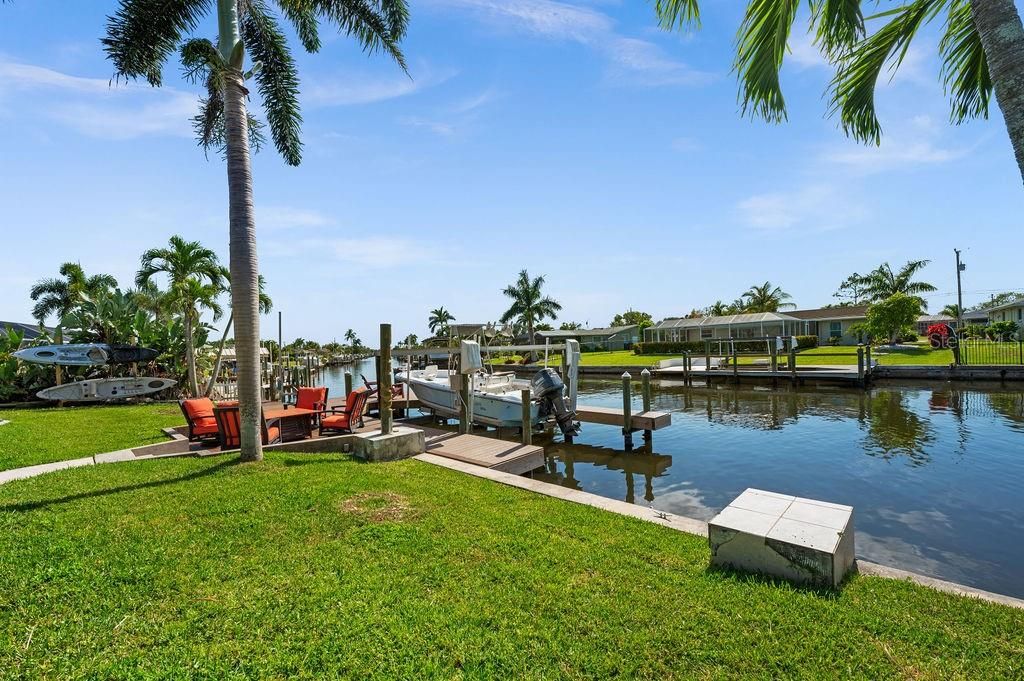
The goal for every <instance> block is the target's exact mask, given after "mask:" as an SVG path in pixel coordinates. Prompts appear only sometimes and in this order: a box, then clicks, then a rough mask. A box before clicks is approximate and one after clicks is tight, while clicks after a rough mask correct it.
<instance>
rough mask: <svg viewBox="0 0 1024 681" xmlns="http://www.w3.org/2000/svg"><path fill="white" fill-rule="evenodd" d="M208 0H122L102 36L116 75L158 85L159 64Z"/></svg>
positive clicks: (192, 26)
mask: <svg viewBox="0 0 1024 681" xmlns="http://www.w3.org/2000/svg"><path fill="white" fill-rule="evenodd" d="M210 4H211V0H121V2H120V6H119V7H118V10H117V12H116V13H115V14H114V15H113V16H111V17H107V35H106V37H105V38H103V39H102V41H101V42H102V43H103V48H104V50H105V51H106V53H107V57H108V58H109V59H110V60H111V61H113V62H114V69H115V72H116V73H117V75H118V76H119V77H120V76H124V77H125V78H129V79H131V78H145V79H146V80H147V81H148V82H149V84H150V85H154V86H156V85H160V84H161V82H162V75H161V72H162V68H163V64H164V62H165V61H167V57H168V56H170V54H171V53H172V52H173V51H174V49H175V48H176V47H177V45H178V43H179V42H180V41H181V39H182V36H183V35H184V34H186V33H188V32H190V31H192V30H194V29H195V28H196V26H198V25H199V22H200V21H201V20H202V18H203V16H204V15H206V13H207V12H208V11H209V9H210Z"/></svg>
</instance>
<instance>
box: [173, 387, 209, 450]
mask: <svg viewBox="0 0 1024 681" xmlns="http://www.w3.org/2000/svg"><path fill="white" fill-rule="evenodd" d="M178 406H179V407H180V408H181V413H182V414H184V415H185V422H186V423H188V441H189V442H201V441H203V440H216V439H217V436H218V432H219V431H218V430H217V420H216V419H215V418H214V416H213V400H211V399H210V398H208V397H199V398H196V399H191V400H178Z"/></svg>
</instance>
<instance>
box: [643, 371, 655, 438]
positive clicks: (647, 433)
mask: <svg viewBox="0 0 1024 681" xmlns="http://www.w3.org/2000/svg"><path fill="white" fill-rule="evenodd" d="M640 385H641V391H642V392H643V398H644V412H645V413H646V412H649V411H650V410H651V371H650V369H644V370H643V371H641V372H640ZM652 435H653V432H652V431H651V430H644V442H650V441H651V437H652Z"/></svg>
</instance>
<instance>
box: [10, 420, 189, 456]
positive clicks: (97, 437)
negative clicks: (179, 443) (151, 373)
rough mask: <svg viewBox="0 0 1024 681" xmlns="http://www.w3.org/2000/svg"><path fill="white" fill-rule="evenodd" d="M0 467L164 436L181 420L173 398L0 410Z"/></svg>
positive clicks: (122, 446)
mask: <svg viewBox="0 0 1024 681" xmlns="http://www.w3.org/2000/svg"><path fill="white" fill-rule="evenodd" d="M3 420H8V421H10V423H8V424H7V425H4V426H0V470H9V469H11V468H20V467H22V466H34V465H36V464H40V463H50V462H51V461H63V460H66V459H78V458H81V457H85V456H91V455H93V454H102V453H103V452H111V451H114V450H117V449H125V448H127V447H137V446H140V445H147V444H151V443H154V442H163V441H166V440H167V436H166V435H164V434H163V433H162V432H160V429H161V428H166V427H168V426H180V425H182V424H184V423H185V418H184V417H183V416H182V415H181V410H180V409H178V405H176V404H144V405H119V406H99V407H67V408H62V409H58V408H53V409H7V410H0V421H3Z"/></svg>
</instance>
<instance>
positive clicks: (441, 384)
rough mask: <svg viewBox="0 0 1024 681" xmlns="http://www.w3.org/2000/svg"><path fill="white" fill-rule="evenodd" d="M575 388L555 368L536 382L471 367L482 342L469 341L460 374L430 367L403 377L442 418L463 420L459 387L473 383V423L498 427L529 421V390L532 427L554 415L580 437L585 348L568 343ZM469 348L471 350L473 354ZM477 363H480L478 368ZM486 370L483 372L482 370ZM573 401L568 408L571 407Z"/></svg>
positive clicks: (564, 428)
mask: <svg viewBox="0 0 1024 681" xmlns="http://www.w3.org/2000/svg"><path fill="white" fill-rule="evenodd" d="M568 344H570V347H568V348H567V352H568V357H569V362H568V363H567V369H568V375H569V379H570V380H569V386H570V387H569V390H568V391H567V390H565V385H564V383H563V382H562V381H561V379H560V378H559V377H558V374H556V373H555V372H554V370H552V369H542V370H540V371H539V372H537V374H536V375H535V376H534V377H533V379H532V380H529V381H528V380H525V379H519V378H516V376H515V374H513V373H512V372H495V373H489V372H487V371H484V370H483V369H482V363H479V361H478V360H477V361H476V362H475V363H471V364H469V366H467V364H468V363H467V357H472V356H473V354H474V352H475V357H476V358H479V356H480V355H479V347H478V346H476V343H472V342H469V341H463V343H462V352H461V358H460V362H459V366H460V367H461V368H466V369H467V371H466V372H462V371H460V370H446V369H438V368H437V367H436V366H428V367H426V368H425V369H419V370H402V371H401V372H400V373H399V374H398V375H397V378H398V380H399V381H402V382H404V383H407V384H408V385H409V387H410V388H411V389H412V392H413V394H415V395H416V398H417V399H418V400H419V401H420V403H421V404H422V405H423V406H425V407H426V408H428V409H431V410H432V411H434V412H435V413H437V414H442V415H444V416H451V417H458V416H459V415H460V414H461V412H462V409H461V406H460V396H459V389H460V387H461V386H462V382H463V381H464V380H465V381H470V382H471V383H470V386H471V390H470V392H471V395H472V399H471V402H472V408H473V422H474V423H481V424H484V425H488V426H493V427H513V426H514V427H519V426H521V425H522V422H523V402H522V393H521V391H522V390H524V389H527V388H529V389H530V391H531V395H532V398H533V403H532V404H531V405H530V423H531V425H533V424H537V423H540V422H541V421H543V420H545V419H546V418H548V417H549V416H554V417H555V419H556V421H557V422H558V425H559V427H560V428H561V429H562V432H563V433H565V432H568V431H570V430H571V431H572V432H573V433H575V429H576V426H575V424H573V423H572V420H573V418H575V408H576V399H575V396H576V389H575V383H576V375H577V367H578V366H579V345H578V343H576V341H572V340H570V341H568ZM467 349H468V352H467ZM474 364H475V365H474ZM478 367H480V368H478ZM567 402H568V404H567Z"/></svg>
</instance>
